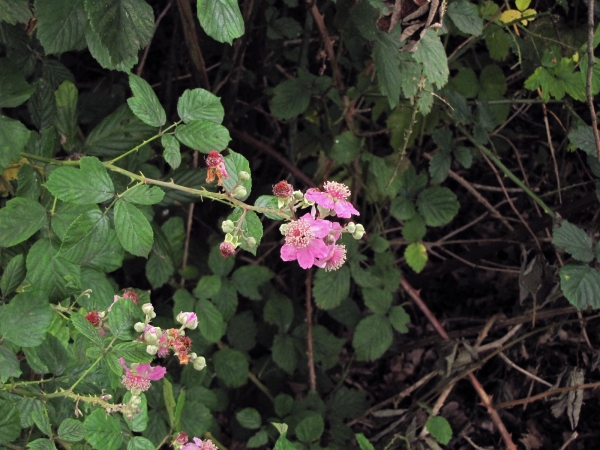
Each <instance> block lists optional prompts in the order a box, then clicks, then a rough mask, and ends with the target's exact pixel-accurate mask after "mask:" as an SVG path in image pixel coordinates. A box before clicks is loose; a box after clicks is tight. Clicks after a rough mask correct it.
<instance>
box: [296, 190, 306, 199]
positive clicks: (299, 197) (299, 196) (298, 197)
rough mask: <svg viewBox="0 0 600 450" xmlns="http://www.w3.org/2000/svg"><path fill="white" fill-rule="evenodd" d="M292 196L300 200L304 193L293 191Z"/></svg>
mask: <svg viewBox="0 0 600 450" xmlns="http://www.w3.org/2000/svg"><path fill="white" fill-rule="evenodd" d="M294 198H295V199H296V200H302V199H303V198H304V194H303V193H302V192H300V191H294Z"/></svg>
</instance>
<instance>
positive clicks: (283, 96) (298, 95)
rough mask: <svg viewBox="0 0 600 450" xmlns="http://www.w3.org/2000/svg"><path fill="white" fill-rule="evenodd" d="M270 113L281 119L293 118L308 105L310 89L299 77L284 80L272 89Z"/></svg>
mask: <svg viewBox="0 0 600 450" xmlns="http://www.w3.org/2000/svg"><path fill="white" fill-rule="evenodd" d="M273 92H274V94H275V96H274V97H273V100H272V102H271V113H272V114H273V115H274V116H275V117H277V118H279V119H282V120H289V119H295V118H296V117H297V116H298V115H299V114H302V113H303V112H304V111H306V108H308V105H310V95H311V94H310V90H309V89H308V87H307V86H306V83H305V82H304V81H303V80H302V79H300V78H294V79H291V80H286V81H284V82H282V83H280V84H278V85H277V86H276V87H275V89H273Z"/></svg>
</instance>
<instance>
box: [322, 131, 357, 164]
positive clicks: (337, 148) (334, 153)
mask: <svg viewBox="0 0 600 450" xmlns="http://www.w3.org/2000/svg"><path fill="white" fill-rule="evenodd" d="M362 146H363V141H362V139H360V138H357V137H356V136H354V134H352V132H350V131H344V132H343V133H342V134H339V135H337V136H336V137H335V138H334V139H333V147H332V149H331V152H330V153H329V157H330V158H331V159H333V160H334V161H335V162H336V163H338V164H349V163H351V162H352V161H354V160H355V159H356V158H357V157H358V155H359V154H360V150H361V149H362Z"/></svg>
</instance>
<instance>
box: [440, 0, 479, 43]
mask: <svg viewBox="0 0 600 450" xmlns="http://www.w3.org/2000/svg"><path fill="white" fill-rule="evenodd" d="M447 14H448V16H449V17H450V18H451V19H452V22H454V25H456V28H458V29H459V30H460V31H462V32H463V33H466V34H471V35H473V36H479V35H480V34H481V32H482V30H483V19H482V18H481V17H480V16H479V11H478V10H477V6H476V5H474V4H472V3H469V2H468V1H467V0H458V1H455V2H452V3H450V4H449V5H448V11H447Z"/></svg>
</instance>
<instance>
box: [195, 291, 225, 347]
mask: <svg viewBox="0 0 600 450" xmlns="http://www.w3.org/2000/svg"><path fill="white" fill-rule="evenodd" d="M196 315H197V316H198V329H199V330H200V333H202V336H204V338H205V339H206V340H207V341H208V342H218V341H219V339H221V336H223V332H224V331H225V330H224V327H223V316H222V315H221V313H220V312H219V310H218V309H217V308H215V305H213V304H212V303H211V302H209V301H208V300H205V299H202V298H201V299H200V300H198V301H197V302H196Z"/></svg>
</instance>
